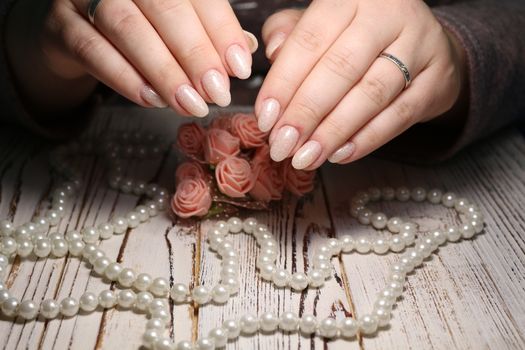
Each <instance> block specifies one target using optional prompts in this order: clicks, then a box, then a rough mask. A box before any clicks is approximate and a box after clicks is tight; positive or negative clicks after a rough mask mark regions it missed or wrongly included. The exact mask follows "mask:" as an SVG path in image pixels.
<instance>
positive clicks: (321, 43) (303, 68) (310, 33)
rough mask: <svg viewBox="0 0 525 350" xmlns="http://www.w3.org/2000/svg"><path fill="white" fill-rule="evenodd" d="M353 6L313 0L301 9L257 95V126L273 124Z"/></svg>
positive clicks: (349, 17)
mask: <svg viewBox="0 0 525 350" xmlns="http://www.w3.org/2000/svg"><path fill="white" fill-rule="evenodd" d="M355 7H356V4H355V2H354V1H314V2H313V3H312V4H311V5H310V6H309V7H308V9H307V10H306V11H305V12H304V14H303V16H302V18H301V19H300V21H299V22H298V23H297V26H296V27H295V29H294V30H293V31H292V33H291V34H290V36H289V38H288V39H287V40H286V43H285V44H284V46H283V47H282V48H281V52H280V53H279V57H278V58H277V59H276V61H275V62H274V64H273V65H272V68H271V69H270V71H269V72H268V75H267V76H266V79H265V81H264V83H263V86H262V87H261V90H260V92H259V95H258V96H257V101H256V103H255V110H256V114H257V118H258V120H259V128H261V129H262V130H266V131H268V130H270V129H271V128H272V126H273V123H274V122H275V121H276V120H277V119H278V118H279V116H280V114H281V111H283V110H284V109H285V108H286V107H287V106H288V103H289V102H290V100H291V99H292V97H293V95H294V94H295V92H296V91H297V89H298V88H299V86H300V85H301V83H302V82H303V81H304V79H305V78H306V77H307V75H308V74H309V73H310V71H311V69H312V68H313V67H314V65H315V64H316V63H317V61H318V60H319V59H320V57H321V56H322V55H323V54H324V53H325V51H326V50H327V49H328V47H329V46H330V45H331V43H333V42H334V41H335V39H336V38H337V37H338V36H339V35H340V34H341V33H342V32H343V31H344V29H345V28H347V27H348V25H349V24H350V22H351V21H352V20H353V17H354V13H355ZM334 14H335V15H334ZM339 14H341V15H339Z"/></svg>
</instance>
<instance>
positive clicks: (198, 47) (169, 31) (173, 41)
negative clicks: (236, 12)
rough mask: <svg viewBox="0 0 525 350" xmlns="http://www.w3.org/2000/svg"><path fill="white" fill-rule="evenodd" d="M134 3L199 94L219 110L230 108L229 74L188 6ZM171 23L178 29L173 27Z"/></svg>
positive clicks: (176, 0) (181, 1)
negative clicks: (214, 104) (217, 106)
mask: <svg viewBox="0 0 525 350" xmlns="http://www.w3.org/2000/svg"><path fill="white" fill-rule="evenodd" d="M134 2H135V4H136V5H137V7H138V8H139V9H140V10H141V11H142V13H143V14H144V16H145V17H146V18H147V19H148V21H149V22H150V23H151V24H152V25H153V27H154V28H155V30H156V31H157V33H159V35H160V37H161V38H162V41H163V42H164V43H165V45H166V46H167V47H168V49H169V50H170V51H171V53H172V54H173V55H174V56H175V58H176V59H177V62H178V63H179V64H180V66H181V67H182V68H183V70H184V72H185V73H186V74H187V76H188V77H189V78H190V80H191V82H192V83H193V86H194V87H195V88H196V90H197V91H198V92H199V94H200V95H201V96H205V97H208V98H207V100H208V101H213V102H214V103H216V104H217V105H219V106H222V107H225V106H227V105H229V104H230V102H231V96H230V82H229V78H228V73H227V72H226V70H225V69H224V66H223V64H222V62H221V58H220V57H219V54H218V53H217V51H216V50H215V48H214V47H213V44H212V42H211V40H210V38H209V37H208V34H207V33H206V31H205V30H204V28H203V26H202V24H201V21H200V19H199V17H198V16H197V14H196V13H195V10H194V9H193V6H192V4H191V2H190V1H188V0H170V1H151V0H134ZM210 7H214V6H210ZM174 23H177V25H176V26H174V25H173V24H174Z"/></svg>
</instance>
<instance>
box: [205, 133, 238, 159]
mask: <svg viewBox="0 0 525 350" xmlns="http://www.w3.org/2000/svg"><path fill="white" fill-rule="evenodd" d="M239 152H240V146H239V139H238V138H237V137H235V136H233V135H232V134H230V133H229V132H228V131H226V130H221V129H210V130H208V133H207V134H206V140H205V144H204V157H205V159H206V161H207V162H208V163H210V164H218V163H219V162H220V161H221V160H223V159H226V158H228V157H231V156H235V155H237V154H239Z"/></svg>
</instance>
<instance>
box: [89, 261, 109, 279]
mask: <svg viewBox="0 0 525 350" xmlns="http://www.w3.org/2000/svg"><path fill="white" fill-rule="evenodd" d="M109 264H111V262H110V261H109V259H108V258H106V257H101V258H98V259H97V260H95V262H94V263H93V269H94V270H95V272H96V273H98V274H99V275H101V276H102V275H103V274H104V271H106V269H107V267H108V266H109Z"/></svg>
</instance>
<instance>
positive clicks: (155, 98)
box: [140, 85, 168, 108]
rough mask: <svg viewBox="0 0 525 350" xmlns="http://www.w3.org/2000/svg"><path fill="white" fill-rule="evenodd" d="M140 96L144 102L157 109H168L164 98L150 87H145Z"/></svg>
mask: <svg viewBox="0 0 525 350" xmlns="http://www.w3.org/2000/svg"><path fill="white" fill-rule="evenodd" d="M140 96H141V97H142V99H143V100H144V101H146V102H147V103H149V104H150V105H152V106H154V107H157V108H166V107H167V106H168V104H167V103H166V102H164V100H163V99H162V97H160V95H159V94H158V93H157V92H156V91H155V90H153V88H152V87H151V86H149V85H144V86H143V87H142V90H141V91H140Z"/></svg>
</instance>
